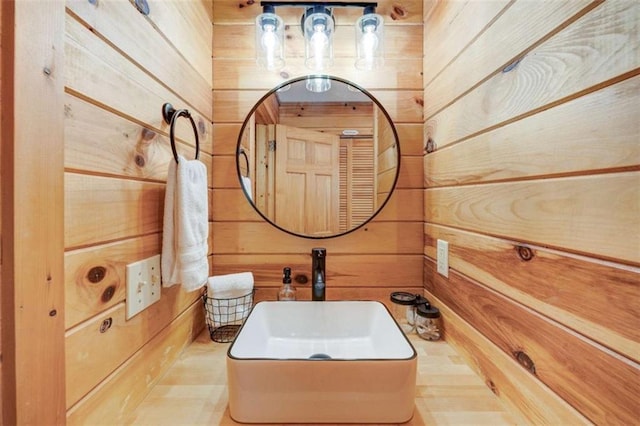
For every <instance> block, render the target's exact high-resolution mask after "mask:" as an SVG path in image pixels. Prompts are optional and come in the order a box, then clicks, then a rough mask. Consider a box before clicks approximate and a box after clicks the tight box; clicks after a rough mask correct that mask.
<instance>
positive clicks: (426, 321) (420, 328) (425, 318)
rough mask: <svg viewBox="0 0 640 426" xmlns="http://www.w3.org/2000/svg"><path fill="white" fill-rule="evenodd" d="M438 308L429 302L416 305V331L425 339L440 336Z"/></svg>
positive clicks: (433, 338) (438, 337) (434, 338)
mask: <svg viewBox="0 0 640 426" xmlns="http://www.w3.org/2000/svg"><path fill="white" fill-rule="evenodd" d="M440 330H441V325H440V310H439V309H438V308H435V307H433V306H430V305H429V304H421V305H418V306H417V307H416V332H417V333H418V336H420V337H422V338H423V339H425V340H439V339H440V336H441V331H440Z"/></svg>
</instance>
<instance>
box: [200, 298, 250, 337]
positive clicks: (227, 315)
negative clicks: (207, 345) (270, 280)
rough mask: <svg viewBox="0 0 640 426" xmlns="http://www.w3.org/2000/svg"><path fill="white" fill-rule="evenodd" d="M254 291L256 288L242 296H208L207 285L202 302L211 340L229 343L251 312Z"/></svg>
mask: <svg viewBox="0 0 640 426" xmlns="http://www.w3.org/2000/svg"><path fill="white" fill-rule="evenodd" d="M254 293H255V290H253V291H251V293H247V294H245V295H244V296H240V297H234V298H231V299H216V298H215V297H208V296H207V289H206V287H205V289H204V293H202V302H203V303H204V310H205V320H206V322H207V328H209V335H210V336H211V340H213V341H214V342H220V343H227V342H230V341H232V340H233V339H234V338H235V337H236V334H238V330H240V326H242V323H243V322H244V320H245V319H246V318H247V316H249V312H251V308H252V306H253V295H254Z"/></svg>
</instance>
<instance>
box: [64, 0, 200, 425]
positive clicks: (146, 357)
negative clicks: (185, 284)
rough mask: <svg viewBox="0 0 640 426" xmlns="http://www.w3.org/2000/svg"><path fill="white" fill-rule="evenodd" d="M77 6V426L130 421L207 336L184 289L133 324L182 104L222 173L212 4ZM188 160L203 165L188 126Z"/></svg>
mask: <svg viewBox="0 0 640 426" xmlns="http://www.w3.org/2000/svg"><path fill="white" fill-rule="evenodd" d="M148 3H149V9H150V13H149V15H148V16H145V15H143V14H141V13H140V12H139V11H138V10H137V9H136V7H135V6H134V4H133V2H128V1H117V0H114V1H110V0H104V1H103V0H101V1H99V2H88V1H86V0H68V1H67V3H66V12H67V13H66V22H65V34H64V40H65V43H64V47H65V49H64V53H65V79H64V80H65V81H64V83H65V99H64V104H65V110H64V113H65V120H64V128H65V145H64V157H65V163H64V167H65V174H64V182H65V185H64V229H65V232H64V247H65V252H64V266H65V281H66V282H65V299H66V318H65V328H66V337H65V349H66V408H67V422H68V423H69V424H95V423H111V424H118V423H121V422H122V420H123V418H124V416H126V414H127V412H129V411H130V410H132V409H133V408H135V406H136V405H137V404H138V403H139V402H140V401H141V400H142V398H144V396H145V395H146V393H147V392H148V391H149V389H150V388H151V387H152V386H153V385H154V383H155V381H156V380H157V379H158V378H159V376H161V375H162V374H163V372H164V371H166V369H167V368H168V366H170V365H171V363H172V362H173V360H175V358H176V357H177V356H178V355H179V353H180V352H181V350H182V348H183V347H184V346H185V345H186V344H188V343H189V342H191V340H192V337H193V335H194V334H195V333H198V332H199V331H200V330H201V329H202V327H203V325H204V320H203V312H202V310H203V309H202V305H201V303H200V300H199V297H198V296H199V293H198V292H193V293H186V292H184V291H183V290H181V288H180V287H179V286H175V287H171V288H169V289H163V290H162V297H161V299H160V301H159V302H158V303H156V304H154V305H152V306H151V307H150V308H149V309H147V310H145V311H143V312H142V313H140V314H138V315H136V316H135V317H133V318H132V319H130V320H128V321H127V320H126V319H125V269H126V268H125V266H126V264H128V263H131V262H134V261H137V260H141V259H144V258H146V257H149V256H152V255H155V254H159V253H160V248H161V240H162V234H161V232H162V212H163V204H164V189H165V182H166V174H167V167H168V164H169V162H170V161H173V158H172V154H171V148H170V142H169V137H168V133H169V126H168V125H167V124H166V123H164V121H163V119H162V114H161V108H162V105H163V104H164V103H165V102H171V103H172V104H173V106H174V107H176V108H187V109H189V111H191V113H192V114H193V115H194V118H195V122H196V123H197V127H198V132H199V137H200V147H201V153H200V159H201V161H203V162H204V163H205V165H206V166H207V168H208V169H209V170H211V165H212V123H211V121H212V96H211V87H212V86H211V82H212V69H211V60H210V58H211V37H212V33H211V31H212V28H211V4H210V2H195V1H189V2H166V1H161V0H151V1H149V2H148ZM176 136H177V139H178V144H177V145H178V151H179V152H180V153H181V154H182V155H184V156H185V157H186V158H193V156H194V154H195V152H194V151H195V148H194V135H193V131H192V130H191V125H190V123H189V121H188V120H187V119H181V120H180V121H179V123H178V125H177V126H176Z"/></svg>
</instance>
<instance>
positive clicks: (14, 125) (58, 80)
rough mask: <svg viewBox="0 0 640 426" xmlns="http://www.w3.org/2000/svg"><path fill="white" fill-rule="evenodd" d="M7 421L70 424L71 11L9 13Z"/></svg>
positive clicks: (8, 6)
mask: <svg viewBox="0 0 640 426" xmlns="http://www.w3.org/2000/svg"><path fill="white" fill-rule="evenodd" d="M2 21H3V24H2V29H3V31H2V41H1V43H0V44H1V45H2V77H3V80H2V89H1V92H2V106H3V109H2V111H1V114H2V119H1V122H2V135H1V138H2V151H3V152H2V209H3V211H2V287H1V291H2V316H3V322H2V342H3V344H2V347H3V352H2V367H3V369H2V375H3V377H2V388H3V392H2V420H1V421H0V422H1V423H3V424H6V425H14V424H60V423H64V415H65V410H64V408H65V407H64V396H63V394H64V339H63V335H64V293H63V291H62V286H63V273H64V265H63V261H62V248H63V228H62V210H61V205H62V199H63V190H62V182H63V173H62V167H63V152H62V149H61V146H62V143H63V134H64V129H63V125H62V118H63V108H62V106H63V100H62V98H63V84H62V77H63V72H64V64H63V56H62V50H63V49H62V48H63V34H62V29H63V25H64V8H63V7H62V5H61V4H59V3H55V2H48V3H43V4H41V5H38V7H37V8H34V7H32V4H31V3H30V2H3V4H2Z"/></svg>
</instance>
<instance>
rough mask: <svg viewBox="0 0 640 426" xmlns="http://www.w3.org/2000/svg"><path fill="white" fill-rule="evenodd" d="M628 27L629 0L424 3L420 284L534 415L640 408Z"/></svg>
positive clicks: (488, 375)
mask: <svg viewBox="0 0 640 426" xmlns="http://www.w3.org/2000/svg"><path fill="white" fill-rule="evenodd" d="M427 4H431V2H426V1H425V6H426V5H427ZM426 9H427V8H426V7H425V10H426ZM639 27H640V3H638V2H637V1H628V0H608V1H604V2H603V1H563V2H553V1H551V2H531V1H523V0H517V1H506V0H505V1H478V2H475V1H444V2H439V3H437V4H436V5H435V6H433V8H430V9H429V13H428V14H426V15H425V35H424V48H425V63H424V68H423V69H424V98H425V109H424V113H425V129H424V130H425V135H424V136H425V141H427V140H428V139H429V138H430V139H431V140H432V141H433V142H435V144H436V146H437V149H436V151H435V152H433V153H429V154H426V155H425V156H424V169H425V186H426V190H425V196H424V203H425V204H424V219H425V224H424V236H425V245H424V256H425V257H424V274H425V276H424V284H425V293H426V295H427V297H428V298H430V299H432V301H433V302H434V304H436V305H440V306H441V308H442V309H443V312H444V322H445V335H446V338H447V340H448V341H449V342H450V343H451V344H453V345H455V346H456V347H457V348H458V350H459V351H460V352H461V353H463V354H465V356H466V357H467V360H468V361H469V362H470V363H471V364H474V365H475V366H476V368H477V371H478V372H479V373H480V374H481V375H482V376H484V378H485V380H486V382H487V384H488V385H489V386H490V387H491V388H492V389H493V390H494V392H495V393H496V394H499V395H500V396H501V397H502V398H503V399H504V400H505V401H506V402H507V403H509V404H510V405H511V406H512V407H514V408H515V409H516V410H519V411H520V412H521V413H522V414H523V415H524V417H525V418H526V419H527V420H528V421H529V422H531V423H538V424H539V423H544V424H576V423H583V422H593V423H596V424H635V423H637V419H638V418H640V405H639V404H638V400H637V397H638V395H639V394H640V368H639V364H638V363H639V362H640V303H638V302H639V301H640V268H639V267H640V236H639V234H640V142H639V135H640V103H639V102H638V99H639V95H640V38H639V35H640V28H639ZM438 239H443V240H446V241H448V242H449V256H450V257H449V264H450V268H451V269H450V272H449V278H448V279H447V278H444V277H443V276H441V275H439V274H437V273H436V271H435V270H436V268H435V259H436V241H437V240H438Z"/></svg>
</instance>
